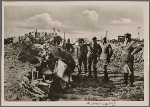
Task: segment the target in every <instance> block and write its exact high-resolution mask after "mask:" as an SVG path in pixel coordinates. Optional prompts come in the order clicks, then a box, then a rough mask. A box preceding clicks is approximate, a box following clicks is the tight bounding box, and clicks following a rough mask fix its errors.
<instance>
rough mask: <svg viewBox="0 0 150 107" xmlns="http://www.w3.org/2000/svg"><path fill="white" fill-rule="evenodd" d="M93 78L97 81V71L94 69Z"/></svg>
mask: <svg viewBox="0 0 150 107" xmlns="http://www.w3.org/2000/svg"><path fill="white" fill-rule="evenodd" d="M94 76H95V79H97V70H96V69H94Z"/></svg>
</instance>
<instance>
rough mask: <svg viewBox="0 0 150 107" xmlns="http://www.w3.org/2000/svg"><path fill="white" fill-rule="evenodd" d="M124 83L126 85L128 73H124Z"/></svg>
mask: <svg viewBox="0 0 150 107" xmlns="http://www.w3.org/2000/svg"><path fill="white" fill-rule="evenodd" d="M123 83H124V84H125V85H128V73H124V82H123Z"/></svg>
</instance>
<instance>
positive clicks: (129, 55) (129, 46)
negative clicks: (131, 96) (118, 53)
mask: <svg viewBox="0 0 150 107" xmlns="http://www.w3.org/2000/svg"><path fill="white" fill-rule="evenodd" d="M135 43H136V42H135V41H132V39H131V34H129V33H127V34H125V41H124V44H123V46H122V49H123V51H122V61H123V63H124V68H123V69H124V84H126V85H127V84H128V75H129V74H130V86H131V87H132V86H133V75H134V72H133V64H134V55H135V54H137V53H138V52H139V51H141V50H142V48H141V46H135V45H134V44H135Z"/></svg>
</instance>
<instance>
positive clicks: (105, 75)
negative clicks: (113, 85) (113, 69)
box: [103, 65, 108, 80]
mask: <svg viewBox="0 0 150 107" xmlns="http://www.w3.org/2000/svg"><path fill="white" fill-rule="evenodd" d="M103 70H104V79H105V80H108V72H107V65H103Z"/></svg>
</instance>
